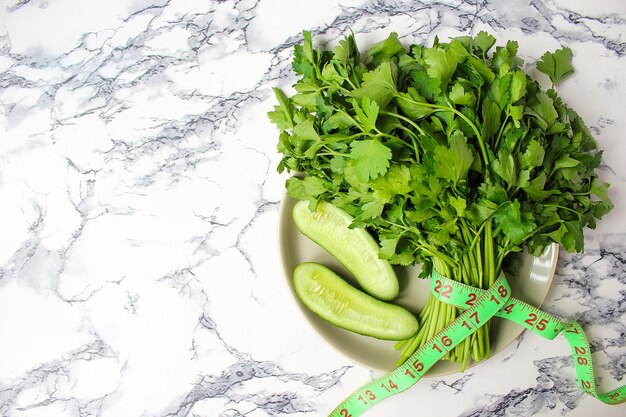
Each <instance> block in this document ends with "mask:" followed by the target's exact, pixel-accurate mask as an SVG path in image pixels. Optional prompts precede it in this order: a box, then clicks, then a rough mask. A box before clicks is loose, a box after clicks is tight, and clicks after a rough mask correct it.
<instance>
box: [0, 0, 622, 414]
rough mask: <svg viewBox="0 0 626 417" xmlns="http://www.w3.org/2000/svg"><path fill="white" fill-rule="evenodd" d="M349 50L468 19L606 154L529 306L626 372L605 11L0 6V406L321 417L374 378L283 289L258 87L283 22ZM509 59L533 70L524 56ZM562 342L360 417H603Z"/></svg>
mask: <svg viewBox="0 0 626 417" xmlns="http://www.w3.org/2000/svg"><path fill="white" fill-rule="evenodd" d="M303 29H308V30H311V31H312V32H313V34H314V39H315V41H316V42H318V43H319V42H330V43H332V42H336V41H337V39H338V38H340V37H342V36H343V35H344V34H345V33H347V31H348V30H349V29H352V30H353V31H354V33H355V34H356V36H357V40H358V41H359V43H361V44H363V45H367V44H371V43H372V42H375V41H377V40H380V39H382V38H383V37H385V36H386V35H387V34H388V33H389V32H390V31H391V30H395V31H397V32H398V33H399V34H400V36H401V37H402V40H403V41H404V42H407V43H409V42H425V41H426V42H430V41H431V40H432V38H433V37H434V35H435V34H439V36H440V37H448V36H450V35H456V34H461V33H468V32H469V33H476V32H478V31H479V30H482V29H486V30H489V31H490V32H492V33H494V34H495V35H496V36H497V37H498V39H499V40H500V41H501V42H502V41H505V40H506V39H511V38H512V39H516V40H518V41H519V43H520V52H521V55H522V56H523V57H524V58H525V59H526V62H527V64H532V63H533V62H534V60H536V59H537V58H538V57H539V56H540V55H541V54H542V53H543V52H544V51H545V50H547V49H550V50H553V49H556V48H557V47H559V45H567V46H569V47H571V48H572V50H573V51H574V65H575V67H576V73H575V74H574V75H573V76H572V77H570V78H569V79H568V80H567V81H566V82H564V83H563V85H561V86H560V87H559V92H560V94H561V95H562V96H563V97H564V99H565V101H566V102H567V103H568V104H570V105H571V106H572V107H574V108H575V109H576V110H577V111H578V112H579V113H580V114H581V115H582V116H583V118H584V119H585V120H586V121H587V123H588V124H589V125H590V126H591V127H592V130H593V132H594V133H595V134H596V137H597V139H598V141H599V143H600V146H601V147H602V148H604V149H605V150H606V153H605V163H606V166H604V168H603V170H602V176H603V177H604V179H605V180H607V181H609V182H611V183H612V188H611V190H610V195H611V197H612V198H613V200H614V202H615V205H616V209H615V210H614V211H613V212H612V213H611V214H610V215H608V216H607V217H606V218H605V219H604V220H603V221H602V222H601V223H600V225H599V227H598V229H596V230H595V231H590V232H589V233H587V247H586V251H585V253H584V254H582V255H575V256H571V255H566V254H563V255H562V256H561V259H560V263H559V267H558V269H557V275H556V277H555V281H554V285H553V287H552V289H551V291H550V293H549V294H548V298H547V300H546V310H547V311H549V312H552V313H556V314H559V315H561V316H562V317H566V318H573V319H578V320H580V321H581V322H582V323H583V324H584V325H585V328H586V330H587V331H588V334H589V336H590V338H591V340H592V343H593V347H594V349H595V354H594V359H595V360H596V361H597V364H598V369H599V373H600V375H601V378H600V383H601V386H602V387H604V388H612V387H616V386H618V385H621V384H623V383H625V382H626V379H625V378H624V374H625V372H626V346H625V345H626V222H625V221H624V220H623V219H624V213H625V211H624V210H626V208H625V203H626V164H624V162H623V155H624V153H625V152H626V145H625V143H626V142H624V140H625V138H624V132H625V131H626V117H625V116H624V105H625V103H624V101H625V100H626V3H625V2H623V1H621V0H614V1H593V2H590V1H586V0H575V1H566V0H558V1H554V0H552V1H544V2H542V1H538V0H530V1H528V0H526V1H517V0H516V1H506V2H504V1H496V0H469V1H464V2H457V1H451V0H448V1H405V2H402V1H393V2H391V1H388V2H384V1H376V2H371V1H359V0H343V1H336V0H327V1H309V2H299V1H298V2H296V1H288V0H284V1H270V0H257V1H254V0H240V1H220V2H216V1H190V0H169V1H158V2H147V1H139V0H134V1H121V0H116V1H93V0H91V1H77V0H76V1H69V0H68V1H63V0H48V1H40V0H19V1H18V0H13V1H5V0H3V1H0V132H1V133H0V202H1V203H0V230H1V231H2V239H0V415H1V416H3V417H22V416H28V417H36V416H45V417H56V416H68V417H69V416H72V417H73V416H85V417H86V416H100V417H110V416H114V417H121V416H124V417H132V416H210V417H214V416H219V417H234V416H246V417H259V416H273V415H293V416H312V415H315V416H324V415H326V414H327V413H328V412H329V411H330V410H332V408H334V406H335V405H336V404H337V403H338V402H340V401H341V400H342V399H343V398H344V396H346V395H348V394H349V393H350V392H352V390H354V389H356V388H358V387H359V386H361V385H362V384H364V383H365V382H367V381H369V380H370V378H372V377H373V376H374V374H373V373H371V372H369V371H368V370H366V369H364V368H361V367H360V366H358V365H355V364H353V363H351V362H349V361H348V360H346V359H345V358H343V357H341V356H339V355H338V354H337V353H335V352H334V351H333V350H332V349H331V348H330V347H328V346H327V345H326V344H325V343H324V342H323V341H321V340H319V339H318V338H317V337H316V336H315V334H314V333H313V331H312V330H311V329H310V328H309V327H308V326H307V324H306V322H305V321H304V319H303V318H302V317H301V316H300V315H299V313H298V312H297V309H296V307H295V306H294V304H293V303H292V302H291V301H290V300H289V296H288V292H287V289H286V286H285V285H284V281H283V280H284V279H283V276H282V272H281V269H280V266H279V265H280V264H279V259H278V253H277V250H276V249H275V248H276V247H277V230H276V228H277V217H278V209H279V204H280V199H281V196H282V190H283V182H284V180H285V177H284V176H283V175H279V174H277V173H276V171H275V166H276V164H277V162H278V160H279V159H278V158H279V157H278V155H277V154H276V153H275V143H276V131H275V130H274V127H273V126H272V125H270V123H269V122H268V120H267V117H266V112H267V111H268V110H269V109H270V108H271V106H272V105H273V104H274V99H273V97H272V95H271V87H272V86H275V85H279V86H281V87H289V85H290V84H292V83H293V82H294V81H295V77H294V75H293V73H292V72H291V69H290V58H291V53H292V46H293V44H294V43H296V42H299V41H300V40H301V35H300V33H301V31H302V30H303ZM529 71H533V70H532V69H530V68H529ZM567 352H568V350H567V346H566V343H565V341H564V340H563V339H557V340H556V341H553V342H547V341H545V340H543V339H541V338H540V337H539V336H536V335H534V334H530V333H528V332H526V333H523V335H522V336H521V337H520V338H519V339H518V340H517V343H514V344H513V345H511V346H510V347H509V348H508V349H506V350H505V351H504V352H502V353H501V354H499V355H497V356H496V357H495V358H493V359H491V360H490V361H489V362H487V363H484V364H482V365H480V366H478V367H476V368H473V369H471V370H469V371H468V372H466V373H465V374H457V375H452V376H449V377H446V378H442V379H428V380H424V381H421V382H420V383H419V384H418V385H417V386H415V387H413V388H412V389H411V390H409V391H408V392H406V393H404V394H402V395H398V396H396V397H394V398H392V399H389V400H385V401H384V402H383V403H381V404H380V405H378V406H377V407H376V408H374V409H372V410H370V411H368V412H367V414H366V415H367V416H372V417H373V416H396V417H405V416H406V417H408V416H415V415H418V413H419V415H427V416H438V417H445V416H473V417H478V416H531V415H537V416H560V415H567V416H589V415H592V413H596V414H601V415H603V416H605V417H609V416H615V417H617V416H623V415H625V414H626V405H621V406H615V407H609V406H605V405H603V404H601V403H599V402H598V401H596V400H594V399H592V398H589V397H586V396H583V395H582V394H581V393H580V391H579V390H578V389H577V387H576V384H575V379H574V371H573V368H572V365H571V363H570V359H569V356H568V353H567Z"/></svg>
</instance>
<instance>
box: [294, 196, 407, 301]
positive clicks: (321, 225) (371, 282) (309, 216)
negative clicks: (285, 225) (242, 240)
mask: <svg viewBox="0 0 626 417" xmlns="http://www.w3.org/2000/svg"><path fill="white" fill-rule="evenodd" d="M293 220H294V222H295V224H296V226H297V227H298V229H300V231H301V232H302V234H304V235H305V236H307V237H308V238H309V239H311V240H313V241H314V242H315V243H317V244H318V245H320V246H321V247H323V248H324V249H326V251H328V253H330V254H331V255H333V256H334V257H335V258H336V259H337V260H338V261H339V262H341V264H342V265H343V266H345V267H346V269H348V271H350V272H351V273H352V275H354V277H355V278H356V280H357V282H358V283H359V285H360V286H361V288H363V290H364V291H366V292H367V293H369V294H371V295H373V296H374V297H376V298H378V299H381V300H392V299H394V298H395V297H396V296H397V295H398V291H399V288H400V287H399V285H398V278H397V277H396V273H395V271H394V270H393V267H392V266H391V264H390V263H389V262H388V261H386V260H384V259H380V258H379V257H378V252H379V247H378V243H376V241H375V240H374V238H373V237H372V236H371V235H370V234H369V233H368V232H367V230H365V229H364V228H353V229H350V228H349V226H350V224H351V223H352V221H353V220H354V218H353V217H352V216H350V215H349V214H348V213H346V212H345V211H343V210H341V209H339V208H337V207H335V206H334V205H332V204H331V203H326V202H324V201H320V202H319V204H318V205H317V209H316V210H315V211H311V210H310V209H309V202H308V201H304V200H303V201H299V202H298V203H296V205H295V206H294V208H293Z"/></svg>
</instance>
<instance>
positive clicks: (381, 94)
mask: <svg viewBox="0 0 626 417" xmlns="http://www.w3.org/2000/svg"><path fill="white" fill-rule="evenodd" d="M397 93H398V92H397V90H396V83H395V81H394V79H393V72H392V63H390V62H384V63H382V64H380V65H379V66H378V67H376V69H374V70H372V71H369V72H366V73H365V74H363V83H362V84H361V87H360V88H358V89H356V90H354V92H353V93H352V95H353V97H356V98H359V99H363V98H366V97H367V98H368V99H370V100H373V101H375V102H376V103H378V105H379V106H380V107H385V106H386V105H387V103H389V102H390V101H391V99H392V98H394V97H395V96H396V94H397Z"/></svg>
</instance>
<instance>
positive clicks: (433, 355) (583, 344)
mask: <svg viewBox="0 0 626 417" xmlns="http://www.w3.org/2000/svg"><path fill="white" fill-rule="evenodd" d="M431 292H432V294H433V295H434V296H435V297H437V298H438V299H439V300H441V301H443V302H446V303H450V304H452V305H455V306H457V307H459V308H467V310H465V311H464V312H463V313H462V314H461V315H459V316H458V317H457V318H456V319H455V320H454V321H453V322H452V323H450V325H448V326H447V327H445V328H444V329H443V330H441V331H440V332H439V333H437V334H435V336H433V338H432V339H430V340H429V341H428V342H426V344H425V345H424V346H422V347H421V348H420V349H418V350H417V351H416V352H415V353H414V354H413V355H412V356H411V357H410V358H409V359H408V360H407V361H406V362H405V363H404V364H402V366H400V367H399V368H397V369H395V370H394V371H392V372H390V373H388V374H386V375H384V376H382V377H380V378H378V379H376V380H374V381H372V382H370V383H369V384H366V385H365V386H363V387H361V388H360V389H358V390H356V391H355V392H354V393H352V394H351V395H350V396H349V397H348V398H346V399H345V400H344V401H343V402H342V403H341V404H339V406H337V408H335V410H333V412H332V413H330V416H329V417H356V416H358V415H360V414H361V413H363V412H364V411H365V410H367V409H368V408H370V407H372V406H373V405H375V404H376V403H378V402H379V401H382V400H383V399H385V398H388V397H391V396H392V395H395V394H397V393H399V392H402V391H404V390H406V389H408V388H410V387H412V386H413V385H415V383H416V382H417V381H419V380H420V378H421V377H422V376H423V375H424V374H425V373H426V371H428V369H430V367H432V366H433V365H434V364H435V363H436V362H437V361H439V360H440V359H441V358H442V357H443V356H444V355H445V354H446V353H447V352H448V351H449V350H451V349H452V348H454V347H455V346H456V345H457V344H459V343H460V342H461V341H462V340H464V339H465V338H467V337H468V336H470V335H471V334H472V333H474V332H475V331H476V330H477V329H478V328H479V327H481V326H482V325H483V324H485V323H486V322H487V321H489V320H490V319H491V318H492V317H494V316H496V315H497V316H498V317H502V318H505V319H508V320H511V321H514V322H515V323H518V324H520V325H522V326H524V327H525V328H527V329H529V330H531V331H533V332H535V333H537V334H539V335H541V336H543V337H545V338H547V339H554V338H555V337H556V336H557V335H558V334H563V335H564V336H565V338H566V339H567V341H568V342H569V344H570V347H571V350H572V356H573V362H574V367H575V369H576V376H577V378H578V384H579V386H580V387H581V389H582V390H583V391H585V392H587V393H588V394H590V395H592V396H593V397H594V398H597V399H599V400H600V401H602V402H604V403H606V404H620V403H623V402H626V385H624V386H622V387H619V388H616V389H614V390H612V391H609V392H606V393H603V394H599V393H598V392H597V388H596V384H595V376H594V372H593V365H592V360H591V349H590V347H589V342H588V341H587V337H586V336H585V333H584V332H583V330H582V327H581V326H580V325H579V324H578V323H576V322H575V321H573V322H569V323H565V322H563V321H561V320H559V319H557V318H555V317H553V316H551V315H549V314H547V313H545V312H543V311H541V310H539V309H537V308H535V307H533V306H531V305H529V304H526V303H524V302H523V301H520V300H517V299H515V298H512V297H511V296H510V295H511V289H510V287H509V285H508V283H507V281H506V278H505V277H504V275H503V274H502V275H500V277H499V278H498V279H497V280H496V282H494V285H492V287H491V288H490V289H489V290H486V291H485V290H481V289H477V288H473V287H470V286H467V285H464V284H461V283H458V282H456V281H454V280H451V279H449V278H446V277H443V276H441V275H439V274H437V273H436V272H434V271H433V278H432V287H431Z"/></svg>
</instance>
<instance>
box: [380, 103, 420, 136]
mask: <svg viewBox="0 0 626 417" xmlns="http://www.w3.org/2000/svg"><path fill="white" fill-rule="evenodd" d="M407 100H408V99H407ZM380 114H384V115H386V116H393V117H397V118H398V119H400V120H404V121H405V122H407V123H408V124H410V125H411V126H413V127H414V128H415V130H417V131H418V132H420V133H421V134H422V135H424V136H429V135H427V134H426V132H424V130H423V129H422V128H421V127H420V126H419V125H417V124H415V123H414V122H413V121H412V120H411V119H409V118H408V117H404V116H402V115H401V114H398V113H394V112H391V111H384V110H382V111H380Z"/></svg>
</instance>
